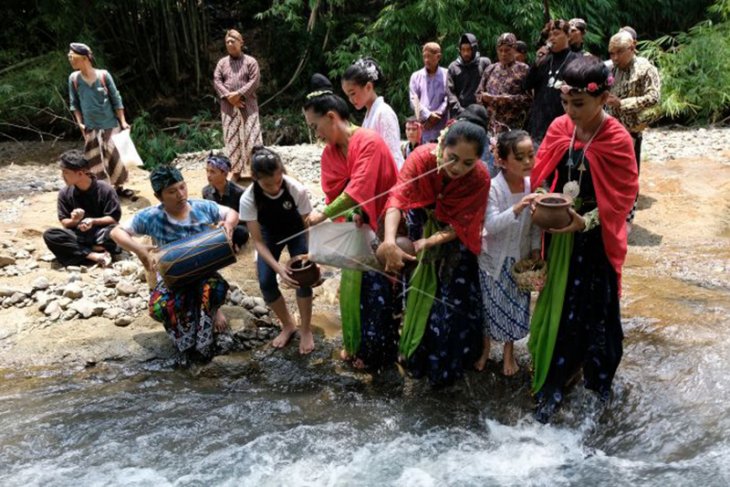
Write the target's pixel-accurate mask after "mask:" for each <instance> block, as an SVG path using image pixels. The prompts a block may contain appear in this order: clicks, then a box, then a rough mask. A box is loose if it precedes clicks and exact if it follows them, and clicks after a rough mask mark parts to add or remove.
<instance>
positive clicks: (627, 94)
mask: <svg viewBox="0 0 730 487" xmlns="http://www.w3.org/2000/svg"><path fill="white" fill-rule="evenodd" d="M608 52H609V54H610V55H611V61H613V68H612V71H613V77H614V83H613V86H611V94H610V95H609V97H608V101H607V102H606V106H607V110H608V112H609V113H610V114H611V115H613V116H614V117H616V118H617V119H618V120H619V121H620V122H621V123H622V124H623V126H624V127H626V130H628V131H629V134H631V138H632V139H633V140H634V152H635V153H636V163H637V165H639V168H640V167H641V139H642V132H643V131H644V129H645V128H646V127H647V125H648V122H647V116H646V115H647V110H648V109H650V108H652V107H653V106H655V105H656V104H657V103H659V97H660V91H661V79H660V78H659V71H657V69H656V67H654V66H653V65H652V64H651V63H650V62H649V60H648V59H646V58H644V57H640V56H637V55H636V47H635V42H634V38H633V37H632V36H631V34H630V33H629V32H626V31H621V32H619V33H618V34H616V35H614V36H613V37H611V40H610V42H609V44H608ZM637 200H638V195H637ZM635 213H636V204H635V203H634V208H633V209H632V210H631V213H630V214H629V217H628V220H627V221H628V222H629V223H631V222H633V220H634V214H635Z"/></svg>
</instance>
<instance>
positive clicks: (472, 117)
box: [456, 103, 489, 132]
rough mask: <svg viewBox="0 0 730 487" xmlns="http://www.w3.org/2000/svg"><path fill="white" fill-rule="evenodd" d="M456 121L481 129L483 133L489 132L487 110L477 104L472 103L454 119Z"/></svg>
mask: <svg viewBox="0 0 730 487" xmlns="http://www.w3.org/2000/svg"><path fill="white" fill-rule="evenodd" d="M456 121H457V122H458V121H464V122H469V123H473V124H475V125H478V126H479V127H481V128H483V129H484V130H485V131H487V132H488V131H489V114H488V113H487V109H486V108H484V106H483V105H480V104H478V103H472V104H471V105H469V106H468V107H466V108H465V109H464V111H463V112H461V114H459V116H457V117H456Z"/></svg>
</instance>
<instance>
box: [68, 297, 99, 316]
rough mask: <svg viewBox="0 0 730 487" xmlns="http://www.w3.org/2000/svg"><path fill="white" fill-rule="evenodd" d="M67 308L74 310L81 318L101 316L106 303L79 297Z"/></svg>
mask: <svg viewBox="0 0 730 487" xmlns="http://www.w3.org/2000/svg"><path fill="white" fill-rule="evenodd" d="M69 308H70V309H72V310H76V311H77V312H78V313H79V314H80V315H81V316H82V317H83V318H91V317H92V316H101V314H102V313H103V312H104V310H105V309H106V308H107V305H105V304H102V303H95V302H93V301H91V300H88V299H79V300H78V301H74V302H73V303H72V304H71V306H70V307H69Z"/></svg>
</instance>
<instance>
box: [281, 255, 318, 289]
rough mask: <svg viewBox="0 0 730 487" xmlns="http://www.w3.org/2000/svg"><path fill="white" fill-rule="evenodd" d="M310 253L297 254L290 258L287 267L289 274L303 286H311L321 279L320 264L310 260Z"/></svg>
mask: <svg viewBox="0 0 730 487" xmlns="http://www.w3.org/2000/svg"><path fill="white" fill-rule="evenodd" d="M308 257H309V256H308V255H306V254H304V255H297V256H295V257H292V258H291V259H289V261H288V262H287V263H286V269H287V270H288V271H290V273H289V275H290V276H291V278H292V279H294V280H295V281H297V282H298V283H299V285H300V286H301V287H311V286H313V285H314V284H316V283H317V281H319V278H320V272H319V266H318V265H317V264H315V263H314V262H312V261H310V260H308Z"/></svg>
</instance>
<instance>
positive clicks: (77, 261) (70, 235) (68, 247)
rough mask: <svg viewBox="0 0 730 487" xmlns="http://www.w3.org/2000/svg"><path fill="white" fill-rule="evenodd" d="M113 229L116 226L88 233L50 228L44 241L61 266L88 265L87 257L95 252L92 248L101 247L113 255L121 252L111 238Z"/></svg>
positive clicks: (44, 234) (45, 234) (45, 233)
mask: <svg viewBox="0 0 730 487" xmlns="http://www.w3.org/2000/svg"><path fill="white" fill-rule="evenodd" d="M112 228H114V225H110V226H108V227H102V228H98V229H96V228H94V229H91V230H89V231H88V232H80V231H78V230H70V229H68V228H50V229H48V230H46V231H45V232H43V240H44V241H45V242H46V246H47V247H48V250H50V251H51V252H53V255H55V256H56V259H57V260H58V262H59V263H60V264H61V265H81V264H84V263H86V261H87V259H86V256H87V255H89V253H90V252H92V251H93V250H92V247H94V246H95V245H101V246H102V247H104V249H105V250H107V251H109V252H112V253H117V252H118V251H119V250H118V248H117V244H116V243H115V242H114V240H112V238H111V231H112Z"/></svg>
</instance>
